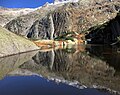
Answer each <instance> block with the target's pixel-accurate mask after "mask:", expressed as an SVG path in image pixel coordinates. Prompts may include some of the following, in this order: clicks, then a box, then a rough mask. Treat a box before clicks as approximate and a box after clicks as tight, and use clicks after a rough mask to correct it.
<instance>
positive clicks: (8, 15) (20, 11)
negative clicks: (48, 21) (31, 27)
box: [0, 7, 36, 26]
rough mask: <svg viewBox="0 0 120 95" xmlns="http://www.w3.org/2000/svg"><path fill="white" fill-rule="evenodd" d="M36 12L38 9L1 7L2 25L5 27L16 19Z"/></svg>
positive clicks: (0, 19) (0, 17)
mask: <svg viewBox="0 0 120 95" xmlns="http://www.w3.org/2000/svg"><path fill="white" fill-rule="evenodd" d="M34 10H36V9H30V8H4V7H0V25H1V26H4V25H6V24H7V23H8V22H9V21H11V20H13V19H15V18H16V17H18V16H22V15H26V14H28V13H30V12H32V11H34Z"/></svg>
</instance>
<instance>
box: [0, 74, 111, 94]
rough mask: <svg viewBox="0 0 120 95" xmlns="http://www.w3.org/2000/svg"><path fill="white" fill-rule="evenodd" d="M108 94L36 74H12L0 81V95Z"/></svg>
mask: <svg viewBox="0 0 120 95" xmlns="http://www.w3.org/2000/svg"><path fill="white" fill-rule="evenodd" d="M88 92H90V93H89V95H109V94H107V93H103V92H99V91H98V90H96V89H92V88H91V89H90V88H89V89H88V88H86V89H77V88H75V87H72V86H69V85H66V84H63V83H59V84H57V83H55V82H54V81H48V80H47V79H45V78H42V77H38V76H12V77H6V78H5V79H4V80H1V81H0V95H88Z"/></svg>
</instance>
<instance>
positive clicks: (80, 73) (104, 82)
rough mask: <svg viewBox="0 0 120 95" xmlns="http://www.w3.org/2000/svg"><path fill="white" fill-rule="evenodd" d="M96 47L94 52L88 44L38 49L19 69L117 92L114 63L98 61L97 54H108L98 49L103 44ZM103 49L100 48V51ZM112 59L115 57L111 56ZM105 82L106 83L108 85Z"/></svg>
mask: <svg viewBox="0 0 120 95" xmlns="http://www.w3.org/2000/svg"><path fill="white" fill-rule="evenodd" d="M95 47H96V46H95ZM96 48H97V49H98V51H96V49H95V48H92V46H90V45H89V46H78V47H74V48H66V49H58V50H52V51H48V52H38V53H37V54H36V55H35V56H34V57H32V59H31V60H29V61H27V62H25V63H24V64H23V65H21V66H20V67H19V68H21V69H27V70H29V71H31V72H34V73H37V74H40V75H42V76H44V77H55V78H62V79H65V80H69V81H74V80H77V81H79V82H80V84H83V85H86V86H88V87H92V86H93V85H98V86H104V87H107V88H111V89H113V90H116V91H120V85H118V84H120V73H119V71H118V70H117V69H116V64H118V63H114V64H115V65H114V64H113V65H112V63H110V64H109V62H107V63H106V62H105V60H103V61H102V60H100V59H101V57H104V58H106V60H107V58H110V56H111V55H110V54H108V56H109V57H108V56H102V55H101V53H99V52H101V49H102V48H103V47H99V46H98V47H96ZM99 48H100V49H99ZM108 50H109V48H108ZM110 51H111V49H110ZM94 52H96V54H98V55H99V56H97V55H96V54H95V53H94ZM106 52H107V51H103V53H106ZM112 54H114V53H112ZM118 55H119V54H118ZM99 57H100V58H99ZM115 58H117V57H116V56H115ZM108 60H109V59H108ZM111 60H112V59H111ZM113 60H114V59H113ZM117 60H119V59H117ZM114 62H115V61H114ZM118 66H119V64H118ZM108 82H110V83H109V84H108Z"/></svg>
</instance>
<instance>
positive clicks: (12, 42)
mask: <svg viewBox="0 0 120 95" xmlns="http://www.w3.org/2000/svg"><path fill="white" fill-rule="evenodd" d="M36 49H39V48H38V47H37V46H36V45H35V44H34V43H33V42H31V41H29V40H27V39H25V38H23V37H20V36H17V35H16V34H14V33H11V32H10V31H8V30H6V29H4V28H2V27H0V57H3V56H8V55H12V54H17V53H22V52H27V51H32V50H36Z"/></svg>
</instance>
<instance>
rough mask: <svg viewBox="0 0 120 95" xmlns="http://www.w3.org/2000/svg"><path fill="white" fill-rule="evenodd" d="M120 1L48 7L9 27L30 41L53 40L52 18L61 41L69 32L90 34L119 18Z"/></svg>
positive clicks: (82, 2)
mask: <svg viewBox="0 0 120 95" xmlns="http://www.w3.org/2000/svg"><path fill="white" fill-rule="evenodd" d="M119 6H120V1H119V0H115V1H112V2H111V1H107V0H98V1H96V0H92V1H91V0H87V1H85V0H80V1H79V2H77V3H65V4H64V3H61V4H54V5H46V6H44V7H42V8H41V9H38V10H37V11H35V12H34V13H30V14H27V15H24V16H21V17H18V18H16V19H14V20H12V21H10V22H9V23H8V24H6V26H5V27H6V28H7V29H8V30H10V31H12V32H14V33H16V34H19V35H23V36H27V37H28V38H36V39H50V37H51V31H52V30H53V29H52V28H51V24H52V22H51V19H50V15H52V20H53V26H54V27H53V28H54V34H53V38H57V37H58V36H61V35H63V34H66V33H71V32H74V33H78V34H80V33H87V30H88V29H89V28H91V27H94V26H96V25H102V24H104V23H105V22H108V21H110V20H111V19H113V18H115V17H116V15H117V13H118V11H119V9H120V8H119Z"/></svg>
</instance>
